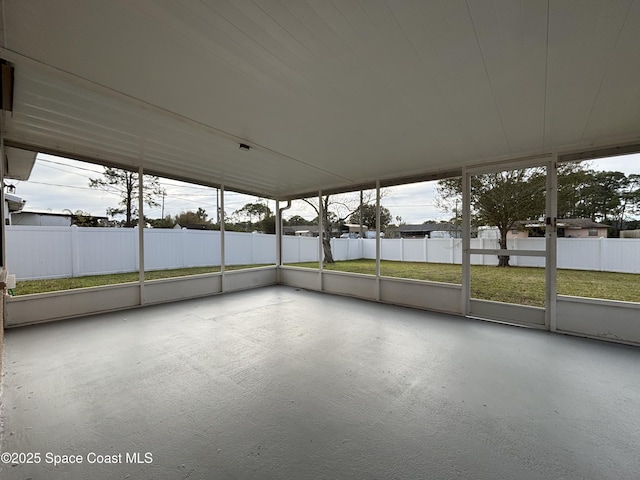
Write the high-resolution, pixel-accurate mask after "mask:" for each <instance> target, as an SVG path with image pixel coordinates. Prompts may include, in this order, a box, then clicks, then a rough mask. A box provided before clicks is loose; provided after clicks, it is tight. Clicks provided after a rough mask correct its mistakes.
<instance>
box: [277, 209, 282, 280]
mask: <svg viewBox="0 0 640 480" xmlns="http://www.w3.org/2000/svg"><path fill="white" fill-rule="evenodd" d="M280 267H282V212H281V211H280V202H279V201H278V200H276V282H277V283H278V284H279V283H280Z"/></svg>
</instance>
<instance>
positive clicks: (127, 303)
mask: <svg viewBox="0 0 640 480" xmlns="http://www.w3.org/2000/svg"><path fill="white" fill-rule="evenodd" d="M631 150H632V149H631V148H629V149H626V150H625V152H627V153H628V152H629V151H631ZM615 153H617V150H616V149H611V150H606V151H603V150H598V151H594V152H590V153H589V152H587V153H585V152H582V151H581V152H564V153H561V154H558V153H553V154H552V153H550V154H548V155H542V156H538V157H535V158H526V159H521V160H516V161H510V162H504V163H500V164H497V165H494V166H493V167H491V168H487V167H476V166H470V167H468V168H465V169H463V170H462V171H461V172H452V173H450V174H449V175H448V176H441V175H438V176H433V177H429V178H428V179H429V180H433V179H440V178H447V177H452V176H460V175H461V177H460V178H461V182H462V187H463V189H462V190H463V192H462V193H463V196H462V204H461V218H462V235H461V238H460V239H456V240H455V241H454V240H453V239H451V240H447V242H449V243H450V245H451V248H450V249H449V250H448V252H449V253H450V255H451V260H452V263H457V261H458V258H459V263H458V264H459V265H460V268H461V277H460V278H461V282H460V283H459V284H458V283H456V282H442V281H432V280H415V279H411V278H397V277H392V276H389V275H387V274H385V273H386V272H385V269H384V268H381V262H382V261H383V260H387V259H394V258H398V259H400V260H402V261H407V260H409V258H410V257H411V255H422V257H421V260H420V261H424V262H425V263H428V262H429V261H430V255H434V253H433V250H432V251H429V248H431V247H429V245H436V242H433V244H429V243H428V241H427V240H426V239H424V240H410V241H409V240H403V239H397V240H393V239H387V238H383V237H382V236H381V235H380V232H381V228H380V211H381V206H383V205H384V203H385V198H384V196H383V195H381V191H382V190H383V189H384V188H392V187H393V185H395V184H381V182H377V183H376V184H375V185H364V186H362V187H361V188H360V189H359V190H355V191H353V193H354V194H358V193H359V192H360V191H365V192H368V201H369V203H370V204H371V205H372V206H375V209H376V210H375V211H376V219H377V224H376V226H375V227H374V228H369V235H368V237H373V238H343V239H335V240H332V241H333V242H334V245H339V247H338V248H334V250H333V252H334V254H335V255H336V257H337V259H338V260H340V259H355V258H369V259H371V260H374V261H375V267H372V268H371V270H370V271H368V272H366V273H352V272H345V271H333V270H329V269H327V268H325V267H324V265H323V262H319V261H318V259H319V258H325V251H324V250H323V244H322V236H316V237H305V236H291V235H283V217H284V216H285V215H286V212H287V210H288V208H290V205H291V203H292V202H299V201H301V200H299V199H291V201H289V200H287V199H284V200H283V199H280V200H279V201H278V200H276V201H275V214H276V233H275V235H274V236H269V238H267V237H266V236H261V235H260V234H247V235H244V236H243V235H240V234H238V233H237V232H228V231H225V228H224V225H225V221H224V216H222V217H221V218H220V229H219V231H218V232H215V233H216V237H215V240H213V236H212V237H211V240H207V242H208V241H210V245H209V246H208V247H207V246H206V244H205V246H204V248H210V252H209V254H211V255H212V258H213V260H211V261H210V262H209V263H211V266H213V267H218V271H214V272H212V273H204V274H198V275H190V276H180V277H172V278H164V279H158V280H153V279H149V278H147V275H146V274H147V272H149V271H151V270H153V269H157V268H158V266H157V265H153V262H152V261H151V260H150V259H151V257H150V256H149V255H150V252H151V251H152V250H153V249H154V248H157V246H156V243H157V241H155V240H154V236H158V237H159V236H160V235H161V234H164V235H165V236H166V235H180V232H160V231H153V230H152V229H148V228H144V226H143V228H140V229H136V231H135V237H133V238H134V240H133V241H134V242H135V247H136V249H137V257H136V258H137V262H138V265H137V267H138V268H137V271H138V272H139V276H138V280H137V281H136V282H131V283H125V284H113V285H108V286H101V287H92V288H85V289H77V290H67V291H59V292H50V293H43V294H36V295H24V296H18V297H8V298H7V299H6V305H5V325H6V326H7V327H13V326H19V325H24V324H32V323H39V322H45V321H50V320H57V319H63V318H70V317H77V316H82V315H87V314H92V313H98V312H105V311H111V310H118V309H125V308H131V307H137V306H143V305H151V304H158V303H164V302H171V301H178V300H182V299H187V298H194V297H201V296H208V295H215V294H221V293H225V292H232V291H237V290H244V289H250V288H257V287H261V286H267V285H274V284H283V285H289V286H295V287H299V288H304V289H309V290H316V291H323V292H327V293H333V294H340V295H347V296H353V297H358V298H363V299H367V300H372V301H379V302H384V303H390V304H396V305H403V306H408V307H413V308H419V309H426V310H434V311H440V312H446V313H452V314H456V315H462V316H470V317H475V318H480V319H487V320H493V321H500V322H506V323H512V324H518V325H525V326H529V327H535V328H541V329H547V330H550V331H557V332H562V333H568V334H574V335H581V336H588V337H594V338H601V339H607V340H612V341H617V342H622V343H629V344H639V343H640V326H639V325H638V321H637V318H639V317H640V304H638V303H635V302H622V301H613V300H608V299H598V298H580V297H572V296H567V295H558V294H557V292H556V284H557V265H558V260H557V256H558V239H557V230H556V228H553V227H554V226H555V224H556V223H557V217H558V215H557V176H556V172H557V166H558V164H562V162H569V161H576V160H581V159H584V158H597V157H601V156H605V155H610V154H615ZM529 167H535V168H539V169H542V170H544V172H545V175H544V191H545V204H544V220H545V223H546V224H547V225H548V226H550V227H551V228H546V230H545V237H544V240H543V239H541V238H540V239H529V240H526V241H518V242H519V243H514V242H511V243H510V244H509V246H508V250H507V251H504V250H502V249H500V248H499V245H497V243H496V242H493V243H491V242H486V241H480V240H479V239H477V238H472V234H471V229H472V226H471V197H470V189H471V183H472V181H473V179H474V177H475V176H477V175H481V174H485V173H487V172H495V171H505V170H512V169H517V168H529ZM137 173H138V174H139V175H138V178H139V182H140V184H139V187H140V188H141V189H142V188H143V185H142V178H143V174H144V171H143V169H142V168H140V169H139V170H138V172H137ZM422 180H425V178H424V177H422V178H409V179H405V180H404V182H403V183H400V182H398V184H399V185H402V184H405V185H406V184H410V183H411V182H417V181H422ZM218 187H219V191H220V203H221V204H220V208H221V210H222V211H224V202H225V188H224V186H223V185H220V186H218ZM329 193H331V194H336V192H329ZM337 193H341V192H337ZM324 195H325V192H323V191H318V192H317V196H315V197H312V196H309V197H307V200H308V201H309V200H311V201H313V202H315V204H316V205H317V206H318V210H319V211H318V224H317V231H318V232H323V227H324V226H323V215H322V208H323V203H322V200H323V197H324ZM138 208H139V211H140V212H141V215H143V214H144V210H145V205H144V202H143V201H142V199H140V203H139V205H138ZM3 223H4V222H3ZM370 227H372V226H370ZM3 230H5V231H4V232H3V239H6V238H7V236H6V228H5V227H4V225H3ZM372 231H373V232H375V234H373V232H372ZM196 233H198V232H196ZM212 233H213V232H212ZM259 237H260V238H259ZM163 241H164V242H166V241H168V240H167V239H164V240H163ZM575 241H580V240H575ZM625 241H626V242H628V243H627V244H628V245H631V244H632V243H633V244H635V243H637V242H638V241H637V240H634V239H628V240H625ZM154 242H155V243H154ZM411 242H412V243H411ZM3 243H5V242H3ZM403 243H404V244H406V245H405V246H407V245H409V249H408V250H406V251H407V252H411V251H412V250H411V249H412V248H413V251H414V252H420V253H419V254H417V253H413V254H412V253H407V254H406V255H405V253H404V252H405V250H404V248H405V247H404V246H403ZM394 245H395V246H397V245H399V246H400V248H401V249H403V250H401V251H402V252H403V253H402V254H401V255H400V256H399V257H398V256H397V254H396V253H393V248H395V247H394ZM243 249H250V250H251V252H252V253H251V255H249V256H248V257H247V258H250V259H251V260H250V261H247V262H246V265H245V266H247V267H249V268H242V269H240V270H235V269H232V268H231V267H234V266H236V265H238V264H239V263H243V262H240V261H237V260H234V259H235V258H236V257H237V258H240V257H239V256H238V255H237V252H240V251H242V250H243ZM256 252H260V253H259V255H256V254H255V253H256ZM7 254H8V255H10V254H11V252H10V251H9V252H7ZM506 254H508V255H509V256H510V257H511V259H512V264H514V265H517V266H518V267H516V268H519V267H520V266H523V267H526V266H527V265H531V266H532V268H537V269H540V268H542V269H543V271H544V298H543V299H541V305H538V306H531V305H518V304H514V303H505V302H496V301H492V300H488V299H486V298H476V297H474V295H473V294H472V285H473V282H474V274H473V273H472V270H471V266H472V265H473V264H478V263H481V264H482V263H490V262H491V260H485V259H494V260H495V259H497V258H498V257H499V256H500V255H506ZM394 255H396V256H395V257H394ZM240 256H241V255H240ZM411 258H412V257H411ZM302 261H307V262H308V261H312V262H313V261H315V262H316V265H317V267H316V268H308V266H307V267H299V266H296V265H295V264H296V263H299V262H302ZM9 263H10V262H9ZM564 268H567V267H566V266H565V267H564ZM10 273H11V272H10ZM537 273H539V270H538V272H537ZM512 287H513V288H514V289H517V288H518V285H513V286H512Z"/></svg>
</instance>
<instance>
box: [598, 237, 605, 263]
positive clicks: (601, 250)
mask: <svg viewBox="0 0 640 480" xmlns="http://www.w3.org/2000/svg"><path fill="white" fill-rule="evenodd" d="M603 247H604V237H600V238H599V239H598V270H599V271H600V272H602V271H603V270H602V267H603V265H604V248H603Z"/></svg>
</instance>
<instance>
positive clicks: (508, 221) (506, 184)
mask: <svg viewBox="0 0 640 480" xmlns="http://www.w3.org/2000/svg"><path fill="white" fill-rule="evenodd" d="M437 189H438V194H439V199H438V204H439V205H440V206H442V207H444V208H446V209H447V210H448V211H453V208H454V207H453V202H456V201H458V202H459V200H460V198H461V196H462V180H461V179H460V178H450V179H445V180H440V181H439V182H438V186H437ZM470 201H471V209H472V215H473V217H474V220H475V223H476V224H477V225H490V226H494V227H497V228H498V231H499V232H500V240H499V244H500V248H501V249H503V250H506V248H507V233H508V232H509V230H511V229H512V228H513V227H514V226H516V223H517V222H518V221H521V220H533V219H538V218H540V217H541V216H543V215H544V211H545V175H544V169H542V168H527V169H519V170H510V171H504V172H498V173H488V174H483V175H475V176H472V177H471V198H470ZM498 266H499V267H508V266H509V256H508V255H498Z"/></svg>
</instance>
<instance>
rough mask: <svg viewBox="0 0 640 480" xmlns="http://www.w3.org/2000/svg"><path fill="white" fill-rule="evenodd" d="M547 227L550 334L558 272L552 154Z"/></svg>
mask: <svg viewBox="0 0 640 480" xmlns="http://www.w3.org/2000/svg"><path fill="white" fill-rule="evenodd" d="M546 189H547V196H546V209H547V222H546V224H547V226H546V228H545V241H546V244H545V246H546V250H547V256H546V259H545V262H546V265H545V280H546V289H545V292H546V298H545V303H546V309H545V321H544V323H545V326H546V327H547V328H548V329H549V330H551V331H552V332H555V331H556V326H557V300H558V296H557V276H556V275H557V271H558V231H557V216H558V154H557V153H555V152H554V154H553V155H552V157H551V160H550V161H549V162H548V163H547V186H546Z"/></svg>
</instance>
